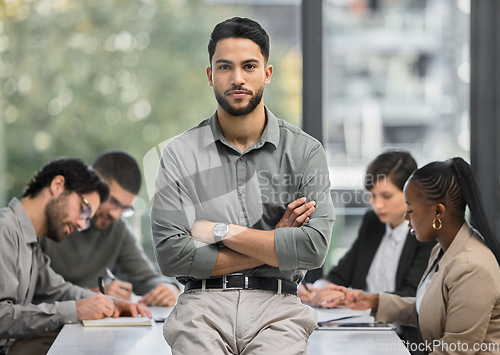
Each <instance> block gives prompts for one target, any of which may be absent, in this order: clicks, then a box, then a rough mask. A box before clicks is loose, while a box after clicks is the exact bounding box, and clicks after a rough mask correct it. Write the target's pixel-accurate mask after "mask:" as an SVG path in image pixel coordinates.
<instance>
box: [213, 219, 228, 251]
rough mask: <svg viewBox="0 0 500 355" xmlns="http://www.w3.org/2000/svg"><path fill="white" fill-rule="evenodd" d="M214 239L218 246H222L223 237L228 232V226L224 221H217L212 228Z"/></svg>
mask: <svg viewBox="0 0 500 355" xmlns="http://www.w3.org/2000/svg"><path fill="white" fill-rule="evenodd" d="M213 232H214V241H215V244H217V245H218V246H223V245H224V243H223V239H224V237H225V236H226V235H227V233H229V226H228V225H227V224H225V223H217V224H216V225H215V226H214V229H213Z"/></svg>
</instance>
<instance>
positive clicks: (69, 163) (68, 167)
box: [22, 158, 109, 201]
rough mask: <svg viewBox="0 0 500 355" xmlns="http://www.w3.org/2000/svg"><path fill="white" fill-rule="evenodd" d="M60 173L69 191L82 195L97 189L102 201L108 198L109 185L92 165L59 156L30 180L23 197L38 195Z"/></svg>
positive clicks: (76, 159)
mask: <svg viewBox="0 0 500 355" xmlns="http://www.w3.org/2000/svg"><path fill="white" fill-rule="evenodd" d="M59 175H61V176H63V177H64V188H65V189H66V191H68V192H73V191H74V192H76V193H78V194H80V195H81V194H86V193H90V192H94V191H97V193H98V194H99V197H100V199H101V201H105V200H106V199H107V198H108V195H109V188H108V185H107V184H106V183H105V182H104V181H102V180H101V179H100V178H99V176H97V174H96V173H95V171H94V170H93V169H92V168H91V167H90V166H88V165H87V164H85V162H84V161H83V160H81V159H78V158H59V159H55V160H52V161H51V162H49V163H47V164H46V165H45V166H43V167H42V168H41V169H40V170H39V171H38V172H37V173H36V174H35V175H34V176H33V177H32V178H31V180H30V182H28V184H27V185H26V189H25V190H24V192H23V195H22V197H36V195H38V193H39V192H40V191H42V189H44V188H45V187H47V186H50V184H51V182H52V180H53V179H54V178H55V177H56V176H59Z"/></svg>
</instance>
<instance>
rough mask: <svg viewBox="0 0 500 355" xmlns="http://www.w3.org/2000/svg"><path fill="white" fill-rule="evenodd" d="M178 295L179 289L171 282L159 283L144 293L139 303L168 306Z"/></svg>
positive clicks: (172, 303)
mask: <svg viewBox="0 0 500 355" xmlns="http://www.w3.org/2000/svg"><path fill="white" fill-rule="evenodd" d="M177 297H179V289H178V288H177V286H175V285H173V284H160V285H158V286H156V287H155V288H154V289H152V290H151V291H149V292H148V293H146V294H145V295H144V296H143V297H142V298H141V299H140V300H139V303H144V304H145V305H146V306H168V307H171V306H173V305H174V304H175V302H176V301H177Z"/></svg>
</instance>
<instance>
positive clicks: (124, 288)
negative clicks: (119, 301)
mask: <svg viewBox="0 0 500 355" xmlns="http://www.w3.org/2000/svg"><path fill="white" fill-rule="evenodd" d="M104 290H105V291H106V295H109V296H113V297H117V298H123V299H124V300H130V297H131V296H132V284H131V283H129V282H125V281H120V280H114V281H112V282H110V283H109V284H106V285H104Z"/></svg>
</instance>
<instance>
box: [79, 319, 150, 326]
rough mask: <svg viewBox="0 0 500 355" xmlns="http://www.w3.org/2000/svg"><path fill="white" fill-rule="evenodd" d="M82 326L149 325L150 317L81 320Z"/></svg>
mask: <svg viewBox="0 0 500 355" xmlns="http://www.w3.org/2000/svg"><path fill="white" fill-rule="evenodd" d="M82 324H83V326H84V327H134V326H151V319H149V318H147V317H118V318H103V319H94V320H82Z"/></svg>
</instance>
